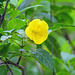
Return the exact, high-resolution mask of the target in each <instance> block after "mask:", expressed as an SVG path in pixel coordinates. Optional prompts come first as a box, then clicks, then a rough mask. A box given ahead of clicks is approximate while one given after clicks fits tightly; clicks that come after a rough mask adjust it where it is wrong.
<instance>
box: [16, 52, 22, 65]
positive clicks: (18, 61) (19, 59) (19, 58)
mask: <svg viewBox="0 0 75 75" xmlns="http://www.w3.org/2000/svg"><path fill="white" fill-rule="evenodd" d="M20 53H21V54H22V51H21V52H20ZM20 60H21V56H20V57H19V59H18V62H17V64H19V62H20Z"/></svg>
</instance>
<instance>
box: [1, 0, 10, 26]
mask: <svg viewBox="0 0 75 75" xmlns="http://www.w3.org/2000/svg"><path fill="white" fill-rule="evenodd" d="M8 2H9V0H7V1H6V5H5V8H4V11H3V14H2V17H1V21H0V27H1V24H2V22H3V19H4V16H5V12H6V9H7V6H8Z"/></svg>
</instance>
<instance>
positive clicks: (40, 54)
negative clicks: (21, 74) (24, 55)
mask: <svg viewBox="0 0 75 75" xmlns="http://www.w3.org/2000/svg"><path fill="white" fill-rule="evenodd" d="M32 54H33V55H34V57H35V58H36V59H37V60H38V61H39V62H40V63H41V64H42V65H44V66H45V67H48V68H49V69H50V70H53V58H52V56H51V55H50V54H49V52H47V51H46V50H44V49H37V50H36V52H32Z"/></svg>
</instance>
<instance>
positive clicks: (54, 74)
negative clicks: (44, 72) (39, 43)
mask: <svg viewBox="0 0 75 75" xmlns="http://www.w3.org/2000/svg"><path fill="white" fill-rule="evenodd" d="M50 25H51V26H50V27H52V0H50ZM51 52H52V57H53V37H52V36H51ZM53 75H56V73H55V70H54V69H53Z"/></svg>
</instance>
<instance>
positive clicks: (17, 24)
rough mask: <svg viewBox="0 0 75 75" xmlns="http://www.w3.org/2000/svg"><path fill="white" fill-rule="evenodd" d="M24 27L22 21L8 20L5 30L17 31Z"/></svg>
mask: <svg viewBox="0 0 75 75" xmlns="http://www.w3.org/2000/svg"><path fill="white" fill-rule="evenodd" d="M24 25H25V21H22V20H20V19H18V18H16V19H13V20H10V21H9V22H8V25H7V29H8V30H11V29H16V30H18V29H20V28H22V27H23V26H24Z"/></svg>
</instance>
